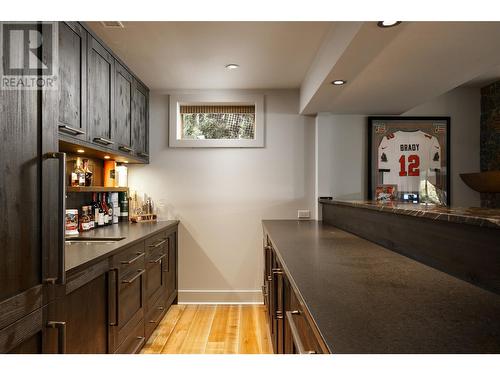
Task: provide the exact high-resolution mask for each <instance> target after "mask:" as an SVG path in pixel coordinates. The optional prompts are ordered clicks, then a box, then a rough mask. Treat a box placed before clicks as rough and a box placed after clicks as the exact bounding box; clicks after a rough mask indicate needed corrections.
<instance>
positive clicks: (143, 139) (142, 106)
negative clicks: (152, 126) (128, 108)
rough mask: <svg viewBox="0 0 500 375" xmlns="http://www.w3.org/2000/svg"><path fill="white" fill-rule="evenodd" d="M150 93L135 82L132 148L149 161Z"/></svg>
mask: <svg viewBox="0 0 500 375" xmlns="http://www.w3.org/2000/svg"><path fill="white" fill-rule="evenodd" d="M148 103H149V93H148V89H147V88H146V87H144V86H143V85H142V84H141V83H140V82H138V81H137V80H134V87H133V90H132V148H133V149H134V152H135V153H136V155H137V156H139V157H141V158H143V159H149V113H148V111H149V104H148Z"/></svg>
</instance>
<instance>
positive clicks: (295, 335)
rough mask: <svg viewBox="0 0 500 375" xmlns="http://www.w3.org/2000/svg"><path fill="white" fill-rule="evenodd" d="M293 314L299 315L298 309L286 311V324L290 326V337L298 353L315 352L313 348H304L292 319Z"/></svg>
mask: <svg viewBox="0 0 500 375" xmlns="http://www.w3.org/2000/svg"><path fill="white" fill-rule="evenodd" d="M294 315H300V311H297V310H294V311H287V312H286V320H287V321H288V326H289V327H290V331H291V332H292V339H293V342H294V344H295V347H296V348H297V351H298V352H299V354H316V352H315V351H314V350H305V349H304V345H303V344H302V340H301V339H300V335H299V330H298V329H297V326H296V325H295V322H294V321H293V316H294Z"/></svg>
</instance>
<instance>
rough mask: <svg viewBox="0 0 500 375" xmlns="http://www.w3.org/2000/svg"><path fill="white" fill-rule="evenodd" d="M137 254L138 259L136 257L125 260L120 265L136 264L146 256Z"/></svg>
mask: <svg viewBox="0 0 500 375" xmlns="http://www.w3.org/2000/svg"><path fill="white" fill-rule="evenodd" d="M136 254H137V256H136V257H134V258H132V259H130V260H123V261H121V262H120V263H121V264H132V263H134V262H135V261H137V260H138V259H140V258H141V257H142V256H143V255H144V253H141V252H139V253H136Z"/></svg>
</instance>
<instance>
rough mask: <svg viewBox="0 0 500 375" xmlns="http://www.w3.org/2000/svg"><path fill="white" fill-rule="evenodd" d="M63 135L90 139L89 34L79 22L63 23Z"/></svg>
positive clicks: (61, 99)
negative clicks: (88, 137)
mask: <svg viewBox="0 0 500 375" xmlns="http://www.w3.org/2000/svg"><path fill="white" fill-rule="evenodd" d="M58 26H59V50H58V53H59V77H58V78H59V116H58V126H59V131H60V132H61V133H62V134H64V135H65V136H70V137H74V138H77V139H86V138H87V134H86V132H87V113H86V111H87V33H86V31H85V30H84V29H83V27H82V26H80V24H78V23H77V22H59V25H58Z"/></svg>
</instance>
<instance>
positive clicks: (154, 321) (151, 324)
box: [144, 294, 167, 340]
mask: <svg viewBox="0 0 500 375" xmlns="http://www.w3.org/2000/svg"><path fill="white" fill-rule="evenodd" d="M166 302H167V300H166V298H165V295H164V294H162V295H160V296H159V298H158V300H157V301H156V302H155V303H154V305H153V306H151V308H149V309H148V313H147V316H146V319H145V324H144V325H145V329H146V340H147V339H148V338H149V336H151V334H152V333H153V331H154V330H155V328H156V327H157V326H158V324H159V323H160V321H161V320H162V319H163V317H164V316H165V313H166V312H167V307H166Z"/></svg>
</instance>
